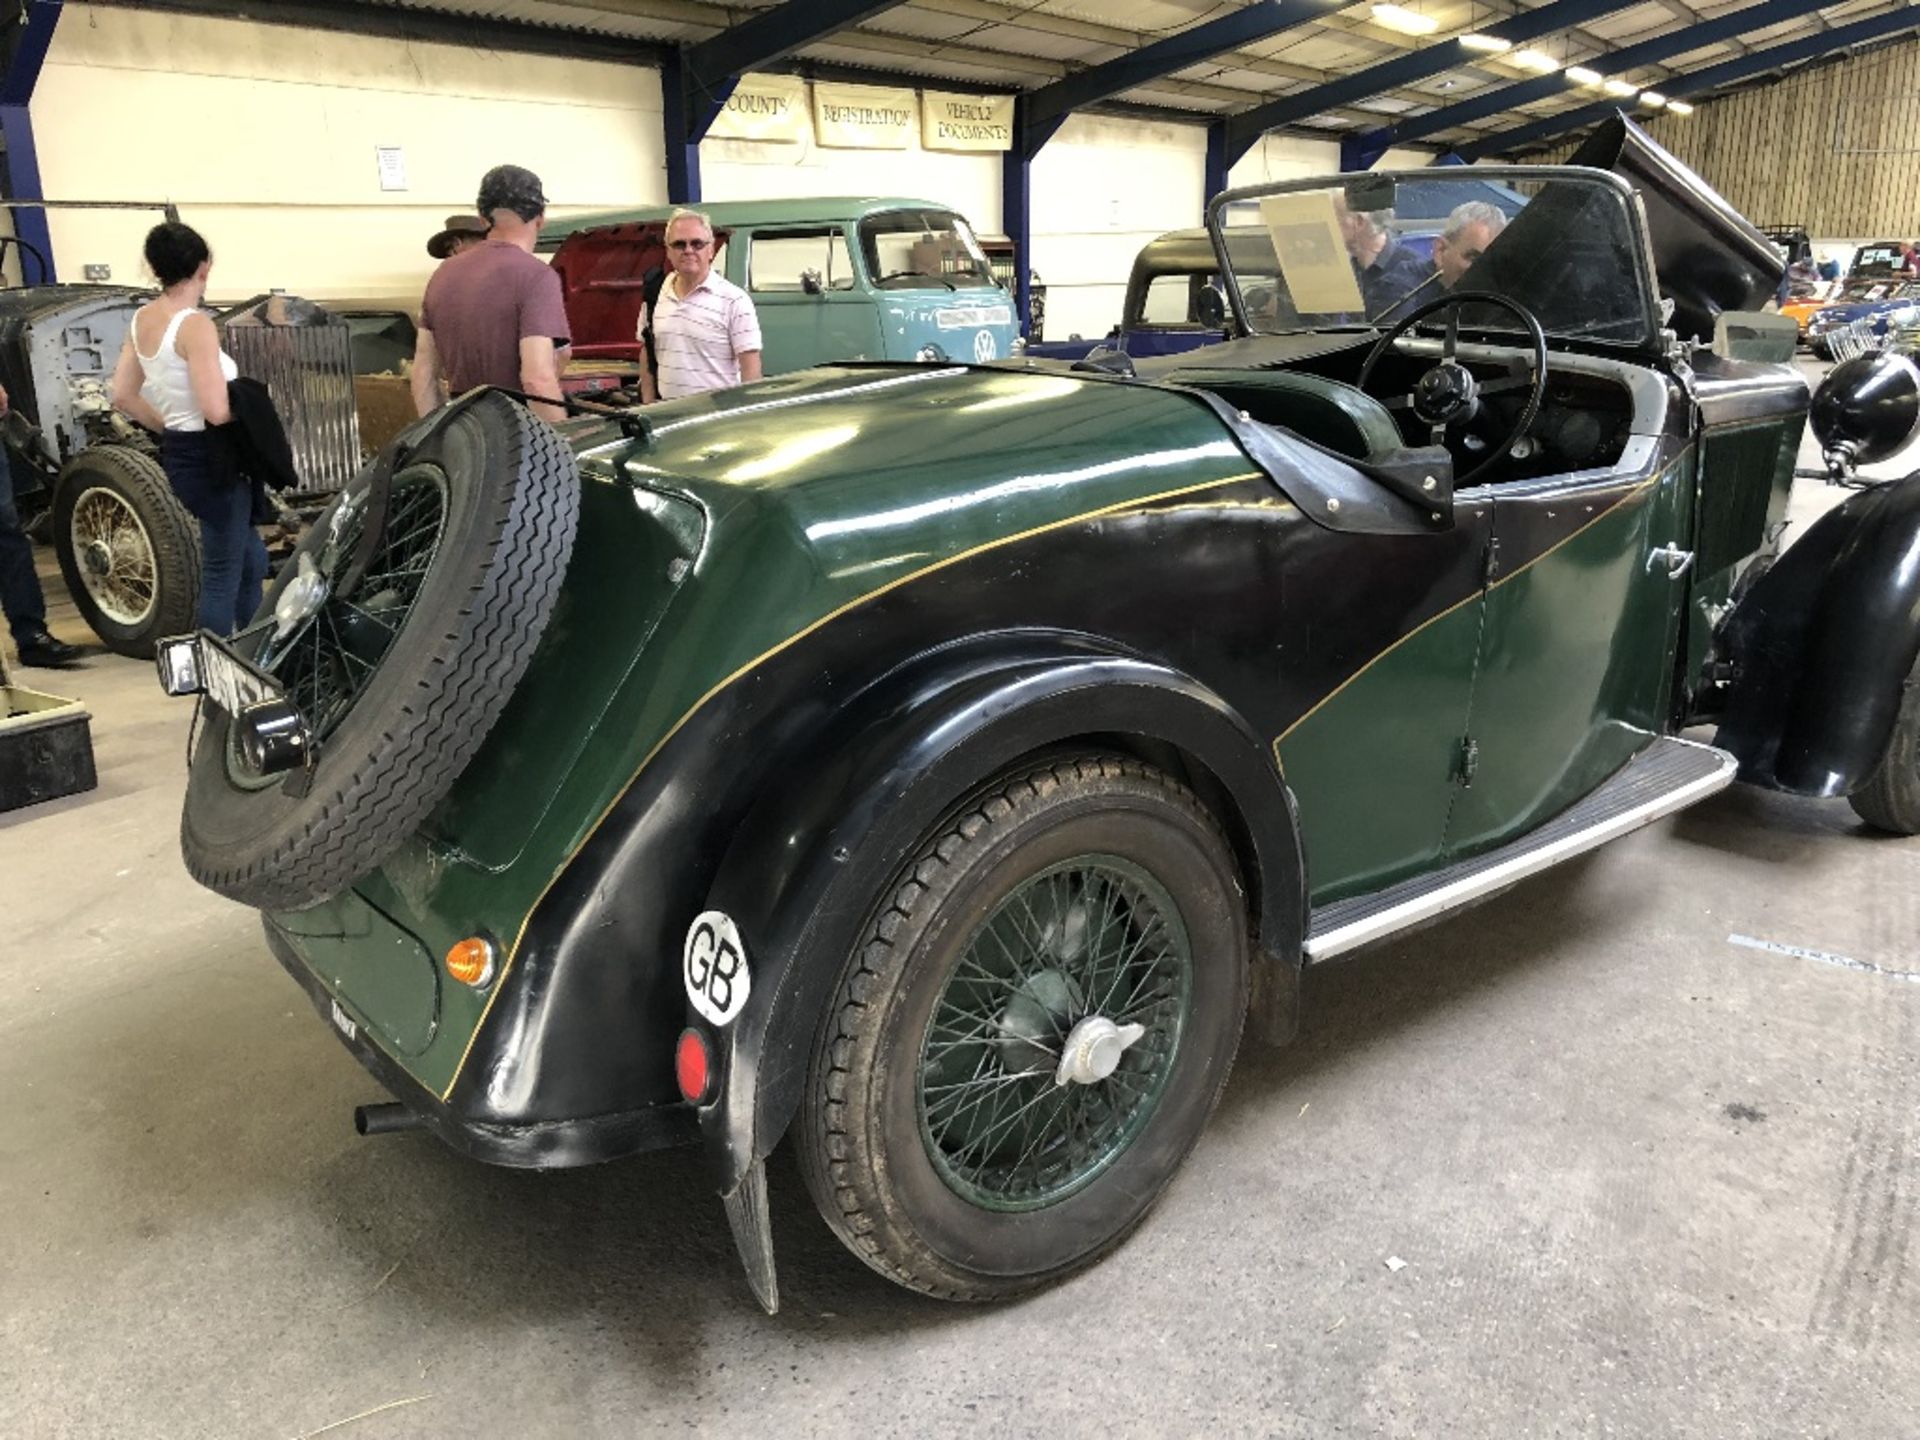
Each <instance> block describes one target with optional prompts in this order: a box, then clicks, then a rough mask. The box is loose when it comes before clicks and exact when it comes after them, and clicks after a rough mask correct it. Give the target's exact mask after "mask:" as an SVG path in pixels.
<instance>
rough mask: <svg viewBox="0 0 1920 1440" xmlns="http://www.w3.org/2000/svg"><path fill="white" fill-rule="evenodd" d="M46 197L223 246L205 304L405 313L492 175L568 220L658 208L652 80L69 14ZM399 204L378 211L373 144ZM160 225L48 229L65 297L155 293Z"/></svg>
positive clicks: (520, 61)
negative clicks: (153, 237)
mask: <svg viewBox="0 0 1920 1440" xmlns="http://www.w3.org/2000/svg"><path fill="white" fill-rule="evenodd" d="M33 124H34V135H35V140H36V145H37V148H38V151H39V158H40V175H41V180H42V182H43V185H44V188H45V193H46V194H47V195H48V196H50V197H55V198H62V199H81V200H114V199H137V200H151V199H167V198H171V199H172V200H173V201H174V202H175V203H176V204H178V206H179V207H180V215H181V218H182V219H183V220H185V221H186V222H187V223H188V224H190V225H193V226H194V227H195V228H197V229H199V230H200V231H201V232H202V233H203V234H205V235H206V237H207V239H208V241H209V242H210V243H211V244H212V246H213V249H214V256H215V261H214V278H213V286H212V293H213V294H214V295H215V296H216V297H234V298H242V297H245V296H247V295H250V294H254V293H256V292H258V291H261V290H266V289H269V288H273V287H279V288H283V289H287V290H291V291H294V292H296V293H299V294H305V295H310V296H314V297H317V298H327V297H349V296H392V297H395V298H403V299H413V298H416V297H418V295H419V293H420V291H421V289H422V288H423V287H424V286H425V284H426V279H427V276H428V274H429V273H430V271H431V269H432V267H433V261H432V260H430V259H429V258H428V256H427V253H426V249H425V246H426V240H427V237H428V236H429V235H431V234H432V233H433V232H434V231H436V230H438V229H439V228H440V224H441V220H442V218H443V217H444V216H446V215H448V214H451V213H453V212H455V211H464V210H470V209H471V208H472V206H473V201H474V192H475V190H476V188H477V186H478V182H479V179H480V176H481V174H482V173H483V172H484V171H485V170H486V169H487V168H488V167H489V166H491V165H495V164H498V163H500V162H501V161H512V162H514V163H516V164H522V165H526V166H528V167H530V168H531V169H534V170H536V171H538V172H539V174H540V175H541V177H542V179H543V180H544V182H545V184H546V190H547V195H548V197H549V199H550V200H551V201H552V203H553V211H554V213H555V214H556V215H564V214H566V213H568V212H569V211H572V210H578V209H594V210H598V209H605V208H608V207H610V206H619V205H641V204H658V203H660V202H662V201H664V200H665V199H666V172H665V162H664V158H663V154H664V152H663V148H662V147H663V140H662V131H661V104H660V78H659V75H658V72H656V71H653V70H650V69H646V68H644V67H638V66H623V65H612V64H603V63H598V62H590V61H580V60H561V59H548V58H545V57H540V56H529V55H521V54H513V55H502V54H497V53H494V52H490V51H484V50H477V49H469V48H462V47H457V46H449V45H429V44H414V43H403V42H399V41H393V40H385V39H377V38H372V37H367V36H356V35H345V34H339V33H335V32H330V31H319V30H310V29H297V28H292V27H282V26H276V25H266V24H258V23H252V22H246V21H233V20H214V19H206V18H201V17H195V16H180V15H168V14H163V13H158V12H151V11H140V10H121V9H117V8H109V7H105V6H92V5H70V6H68V7H67V8H66V10H65V11H64V12H63V14H62V17H61V20H60V23H59V27H58V29H56V31H55V32H54V38H53V47H52V49H51V51H50V52H49V54H48V57H47V63H46V67H45V69H44V71H43V72H42V74H41V77H40V85H39V88H38V90H37V91H36V93H35V95H34V100H33ZM376 145H398V146H401V147H403V148H404V151H405V156H406V168H407V180H408V188H407V190H406V191H404V192H383V191H382V190H381V189H380V185H379V177H378V173H377V170H376V168H375V161H374V147H375V146H376ZM159 218H160V216H159V214H158V213H157V212H151V211H148V212H112V211H99V212H88V211H79V212H75V211H65V212H63V211H58V210H56V211H51V212H49V216H48V223H49V226H50V228H51V230H52V233H53V242H54V256H55V263H56V264H57V265H58V267H59V270H60V274H61V276H62V277H63V278H65V279H71V280H78V279H80V278H81V273H82V272H81V267H82V265H83V264H84V263H86V262H90V261H103V262H106V263H108V264H110V265H111V266H112V267H113V278H114V279H115V280H118V281H130V282H135V283H140V282H145V281H147V280H149V278H150V277H148V276H147V275H146V274H145V267H144V265H143V264H142V263H141V261H140V240H141V237H142V236H143V235H144V234H145V233H146V231H147V229H148V227H149V226H151V225H152V224H153V223H154V222H155V221H157V220H158V219H159Z"/></svg>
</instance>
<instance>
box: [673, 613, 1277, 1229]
mask: <svg viewBox="0 0 1920 1440" xmlns="http://www.w3.org/2000/svg"><path fill="white" fill-rule="evenodd" d="M1008 643H1009V644H1010V648H1009V649H1007V650H1005V651H1003V652H1002V653H1000V654H998V655H986V654H982V653H981V652H982V646H981V644H980V643H979V642H973V643H970V644H968V645H967V646H964V647H954V648H953V649H952V650H949V651H945V652H935V653H934V654H933V655H932V656H929V657H924V658H923V660H922V661H921V662H920V663H918V664H916V665H914V666H911V667H908V669H907V670H906V671H905V672H904V673H902V674H899V675H896V676H895V677H894V678H893V680H892V681H891V683H882V684H880V685H878V686H876V687H874V691H873V692H872V693H870V694H869V695H868V696H867V697H865V699H864V702H863V703H860V704H857V705H856V707H855V710H854V713H853V714H851V715H849V716H847V717H845V718H846V720H847V721H848V723H845V724H838V725H836V726H835V731H834V733H833V734H832V735H830V736H826V737H821V738H819V739H817V740H816V741H815V742H814V744H813V745H812V746H811V747H809V748H808V749H807V750H806V752H805V753H803V754H800V755H796V756H794V757H792V758H791V763H790V764H787V765H785V766H783V767H782V769H783V770H784V773H785V776H786V779H785V782H784V783H782V784H779V785H777V786H775V787H773V788H771V789H770V790H769V792H768V793H767V794H766V795H765V796H763V797H762V798H761V799H760V801H759V802H758V803H757V804H756V805H755V807H754V808H753V810H752V811H751V812H750V813H749V815H748V816H747V818H746V820H745V822H744V823H743V824H742V825H741V827H740V829H739V830H738V832H737V833H736V836H735V839H734V841H733V843H732V844H731V845H730V846H729V848H728V850H727V851H726V853H725V856H724V858H723V859H722V861H721V864H720V868H719V871H718V873H717V875H716V878H715V880H714V883H713V885H712V888H711V890H710V892H709V895H708V899H707V907H706V908H707V909H708V910H710V911H719V912H722V913H724V914H725V915H727V916H728V917H729V918H731V919H732V921H733V922H734V924H735V925H736V926H737V928H738V930H739V933H740V937H741V943H742V946H743V948H744V950H745V952H746V960H747V964H748V967H749V970H750V975H751V992H750V996H749V998H748V999H747V1001H746V1002H745V1003H744V1004H743V1005H742V1007H741V1009H740V1012H739V1014H738V1015H737V1016H736V1017H735V1018H734V1019H733V1020H732V1022H731V1023H730V1024H729V1025H727V1026H726V1027H725V1028H718V1027H714V1026H711V1025H709V1024H708V1023H707V1022H706V1021H704V1020H702V1019H700V1018H698V1017H697V1016H690V1023H691V1024H694V1025H696V1026H699V1027H700V1028H701V1030H702V1032H703V1034H704V1035H705V1037H706V1038H707V1042H708V1048H709V1053H710V1055H711V1056H712V1060H711V1068H710V1073H711V1075H712V1076H713V1079H712V1082H711V1083H710V1085H709V1091H708V1094H709V1097H710V1098H708V1099H707V1101H706V1102H705V1103H704V1104H702V1105H700V1106H699V1107H698V1111H699V1117H700V1127H701V1131H702V1134H703V1137H704V1140H705V1144H706V1148H707V1151H708V1155H709V1159H710V1161H711V1162H712V1164H713V1167H714V1170H715V1175H716V1179H717V1180H718V1182H719V1189H720V1190H721V1192H722V1193H729V1192H731V1191H733V1189H734V1188H735V1187H736V1186H737V1185H738V1183H739V1182H740V1180H741V1178H742V1177H743V1176H744V1175H745V1174H746V1173H747V1171H748V1170H749V1168H750V1167H751V1166H752V1165H753V1164H754V1163H755V1162H756V1161H758V1160H760V1159H763V1158H764V1157H765V1156H766V1155H768V1154H769V1153H770V1152H771V1151H772V1149H773V1147H774V1146H775V1145H776V1144H777V1143H778V1142H779V1140H780V1138H781V1136H782V1135H783V1134H784V1133H785V1132H786V1129H787V1127H788V1125H789V1124H790V1123H791V1122H792V1119H793V1116H794V1114H795V1113H796V1111H797V1109H798V1106H799V1104H800V1099H801V1096H802V1093H803V1089H804V1086H805V1083H806V1073H807V1066H808V1063H809V1061H810V1059H811V1057H812V1053H813V1048H814V1045H815V1041H816V1035H817V1032H818V1028H819V1024H820V1020H821V1017H822V1015H823V1014H824V1012H825V1008H826V1006H827V1004H828V1003H829V1000H830V997H831V994H832V991H833V987H834V985H835V983H836V982H837V980H838V978H839V976H840V973H841V970H842V967H843V965H844V963H845V961H846V958H847V956H848V955H849V954H850V953H852V950H853V947H854V945H855V943H856V942H857V940H858V937H859V935H860V933H861V931H862V929H863V928H864V926H865V925H866V924H867V923H868V921H869V918H870V916H871V914H872V911H873V907H874V905H875V904H876V903H877V901H878V899H879V897H881V896H882V895H883V894H884V893H886V887H887V886H888V884H889V882H890V881H891V879H892V878H893V877H894V875H895V874H896V873H897V872H898V870H899V867H900V865H901V863H902V862H903V860H904V859H905V858H906V857H907V856H908V855H910V854H911V852H912V850H913V847H914V846H915V845H916V844H917V843H918V842H919V841H920V840H921V838H922V837H923V836H924V835H925V834H926V833H927V832H928V831H929V830H930V829H931V828H932V827H933V825H934V824H935V823H936V822H937V821H938V820H939V819H940V818H941V817H942V816H943V815H944V814H946V813H947V812H948V811H949V810H951V808H952V807H953V806H954V805H955V804H956V803H958V802H960V801H961V800H962V799H964V798H965V796H967V795H968V794H969V793H970V792H972V791H973V790H975V789H977V788H978V787H979V786H980V785H981V784H983V783H985V782H987V781H989V780H991V779H992V778H993V777H994V776H996V775H998V774H1001V773H1003V772H1004V771H1005V770H1006V769H1007V768H1008V767H1009V766H1011V765H1013V764H1014V763H1016V762H1017V761H1019V760H1020V759H1022V758H1023V757H1026V756H1030V755H1034V754H1036V753H1037V752H1043V751H1045V750H1046V749H1048V748H1050V747H1054V746H1058V745H1062V744H1064V743H1068V742H1089V741H1090V742H1092V743H1095V744H1098V743H1101V742H1102V741H1103V740H1104V741H1106V742H1107V743H1109V744H1111V745H1113V746H1115V747H1116V748H1137V749H1138V750H1139V751H1140V753H1142V754H1144V755H1146V756H1148V757H1150V758H1154V759H1156V760H1159V761H1161V762H1162V763H1175V764H1178V765H1179V766H1180V768H1181V769H1183V770H1184V771H1185V772H1186V773H1185V774H1184V775H1183V776H1182V777H1181V778H1184V779H1185V780H1187V782H1188V783H1190V784H1192V785H1193V786H1194V788H1195V789H1196V790H1197V791H1199V793H1200V794H1201V795H1202V798H1203V799H1204V800H1206V801H1207V803H1208V804H1209V805H1210V806H1212V807H1213V808H1214V809H1215V812H1216V815H1217V817H1218V818H1219V819H1220V820H1221V821H1222V824H1223V826H1224V828H1225V829H1226V830H1227V832H1228V834H1229V837H1230V838H1231V839H1232V840H1233V841H1234V844H1235V848H1236V851H1238V852H1239V856H1240V859H1241V865H1242V869H1243V871H1245V872H1247V873H1246V874H1245V875H1244V876H1243V879H1244V882H1245V883H1246V886H1247V889H1248V891H1249V895H1248V899H1249V906H1250V911H1251V914H1252V918H1253V923H1254V926H1255V940H1256V945H1257V957H1258V958H1257V959H1256V981H1255V997H1256V999H1255V1004H1256V1016H1255V1021H1256V1025H1258V1026H1261V1027H1262V1028H1264V1029H1265V1030H1266V1031H1267V1033H1269V1034H1270V1035H1275V1036H1276V1038H1286V1037H1287V1036H1290V1034H1291V1029H1292V1026H1293V1024H1294V1021H1295V1016H1296V1013H1297V994H1298V984H1299V966H1300V956H1301V946H1302V942H1303V940H1304V938H1305V926H1306V909H1305V885H1304V874H1303V868H1302V862H1301V854H1300V845H1299V838H1298V830H1297V826H1296V821H1295V816H1294V811H1293V804H1292V800H1291V797H1290V796H1289V794H1288V792H1287V789H1286V786H1285V784H1284V782H1283V781H1282V779H1281V777H1280V775H1279V774H1278V772H1277V771H1276V770H1275V768H1274V766H1273V763H1272V761H1271V759H1270V758H1269V756H1268V753H1267V750H1266V748H1265V746H1263V745H1262V744H1261V743H1260V741H1259V740H1258V739H1257V737H1256V736H1255V735H1254V733H1253V731H1252V730H1251V729H1250V728H1249V727H1248V726H1247V725H1246V724H1245V722H1244V721H1242V720H1241V719H1240V718H1239V716H1237V715H1236V714H1235V713H1234V711H1233V710H1232V709H1231V708H1230V707H1229V706H1228V705H1227V704H1226V703H1225V702H1224V701H1223V700H1221V699H1220V697H1219V696H1217V695H1215V694H1214V693H1212V692H1211V691H1210V690H1208V689H1207V688H1206V687H1204V686H1202V685H1200V684H1199V683H1198V682H1196V681H1194V680H1193V679H1192V678H1190V677H1188V676H1186V675H1183V674H1180V673H1178V672H1176V671H1174V670H1172V669H1169V668H1167V667H1165V666H1163V665H1159V664H1156V663H1153V662H1151V661H1147V660H1142V659H1138V658H1134V657H1131V656H1128V655H1124V654H1115V653H1103V652H1102V651H1101V650H1100V649H1098V648H1097V647H1096V646H1094V645H1093V644H1092V643H1091V642H1087V641H1086V640H1085V639H1084V637H1064V636H1062V637H1058V639H1057V640H1037V639H1036V637H1033V636H1031V635H1028V636H1023V637H1020V638H1019V639H1018V640H1015V641H1011V642H1008Z"/></svg>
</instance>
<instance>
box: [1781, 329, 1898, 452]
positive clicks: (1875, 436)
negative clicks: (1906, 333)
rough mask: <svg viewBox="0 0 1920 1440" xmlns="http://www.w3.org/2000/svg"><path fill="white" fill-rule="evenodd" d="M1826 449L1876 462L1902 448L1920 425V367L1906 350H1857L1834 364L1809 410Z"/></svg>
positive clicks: (1816, 433)
mask: <svg viewBox="0 0 1920 1440" xmlns="http://www.w3.org/2000/svg"><path fill="white" fill-rule="evenodd" d="M1807 418H1808V420H1809V422H1810V423H1811V424H1812V426H1813V433H1814V435H1815V437H1816V438H1818V440H1819V441H1820V448H1821V450H1822V451H1823V452H1824V453H1827V454H1835V453H1839V454H1841V455H1844V457H1845V458H1846V459H1847V460H1848V461H1849V462H1850V463H1852V464H1855V465H1871V464H1872V463H1873V462H1874V461H1876V460H1884V459H1886V458H1887V457H1888V456H1889V455H1892V454H1894V453H1896V452H1897V451H1899V450H1900V449H1902V448H1903V447H1904V446H1905V445H1906V443H1907V442H1908V441H1909V440H1911V439H1912V438H1913V435H1914V429H1915V427H1916V426H1920V369H1915V368H1914V363H1913V361H1912V360H1910V359H1908V358H1907V357H1906V356H1905V355H1895V354H1889V353H1887V352H1885V351H1881V352H1880V353H1878V354H1873V355H1856V356H1855V357H1854V358H1853V359H1851V360H1843V361H1842V362H1841V363H1840V364H1838V365H1836V366H1834V367H1833V369H1832V371H1831V372H1830V373H1829V374H1828V375H1827V378H1826V379H1825V380H1823V381H1821V383H1820V388H1819V390H1817V391H1815V392H1814V397H1813V408H1812V409H1811V410H1810V411H1809V412H1808V417H1807Z"/></svg>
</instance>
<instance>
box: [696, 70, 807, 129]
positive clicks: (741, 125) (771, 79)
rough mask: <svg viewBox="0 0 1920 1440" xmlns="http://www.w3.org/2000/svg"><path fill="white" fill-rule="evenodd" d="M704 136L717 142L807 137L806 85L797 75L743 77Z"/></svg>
mask: <svg viewBox="0 0 1920 1440" xmlns="http://www.w3.org/2000/svg"><path fill="white" fill-rule="evenodd" d="M707 134H709V135H711V136H713V137H714V138H715V139H719V140H784V141H787V142H788V143H792V142H794V141H798V140H804V139H806V137H807V82H806V81H804V80H802V79H801V78H800V77H799V76H797V75H743V76H741V77H740V83H739V84H738V85H736V86H734V87H733V93H732V94H731V95H729V96H728V97H727V103H726V104H725V105H722V106H721V107H720V114H719V115H718V116H717V117H716V118H715V119H714V122H713V125H712V127H711V128H710V129H709V130H708V131H707Z"/></svg>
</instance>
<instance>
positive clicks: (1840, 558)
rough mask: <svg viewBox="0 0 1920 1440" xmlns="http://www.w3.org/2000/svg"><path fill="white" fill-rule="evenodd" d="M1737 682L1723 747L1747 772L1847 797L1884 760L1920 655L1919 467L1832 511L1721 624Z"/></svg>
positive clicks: (1772, 785) (1762, 780)
mask: <svg viewBox="0 0 1920 1440" xmlns="http://www.w3.org/2000/svg"><path fill="white" fill-rule="evenodd" d="M1719 648H1720V651H1721V654H1722V656H1723V658H1725V659H1726V660H1729V661H1731V662H1732V666H1733V681H1732V684H1731V689H1730V693H1729V695H1728V697H1727V702H1726V708H1725V712H1724V714H1723V716H1722V718H1721V722H1720V732H1719V734H1718V736H1716V737H1715V740H1714V743H1715V744H1716V745H1719V746H1720V747H1721V748H1723V749H1725V750H1728V751H1731V752H1732V753H1733V754H1734V755H1735V756H1737V757H1739V760H1740V778H1741V779H1742V780H1745V781H1748V782H1749V783H1751V784H1756V785H1763V786H1766V787H1768V788H1769V789H1775V790H1787V791H1792V792H1793V793H1795V794H1799V795H1814V796H1823V797H1825V796H1835V795H1846V794H1849V793H1851V792H1852V791H1853V790H1855V789H1857V788H1859V786H1860V785H1861V784H1862V783H1863V782H1864V781H1865V780H1866V778H1867V776H1868V775H1869V774H1871V773H1872V771H1873V768H1874V766H1875V765H1877V764H1878V763H1879V760H1880V755H1881V752H1882V751H1883V750H1885V748H1886V745H1887V738H1888V736H1889V735H1890V734H1891V733H1892V731H1893V724H1894V719H1895V717H1896V715H1897V714H1898V712H1899V708H1900V695H1901V689H1902V687H1903V685H1904V684H1905V682H1906V679H1907V675H1908V673H1909V672H1910V671H1911V670H1912V669H1913V663H1914V657H1915V656H1916V655H1917V654H1920V474H1915V475H1910V476H1908V477H1907V478H1906V479H1904V480H1896V481H1889V482H1887V483H1886V484H1882V485H1876V486H1874V487H1873V488H1871V489H1868V490H1864V491H1862V492H1860V493H1859V494H1857V495H1854V496H1852V497H1850V498H1849V499H1848V500H1847V501H1846V502H1845V503H1844V504H1841V505H1839V506H1836V507H1835V508H1834V509H1832V510H1830V511H1828V512H1827V514H1825V515H1823V516H1822V517H1821V518H1820V519H1819V520H1818V521H1817V522H1815V524H1814V525H1813V526H1812V527H1811V528H1810V529H1809V530H1808V531H1807V533H1806V535H1805V536H1803V537H1802V538H1801V539H1800V540H1799V542H1798V543H1796V544H1795V545H1793V546H1792V547H1791V548H1789V549H1788V550H1786V551H1785V552H1783V553H1782V554H1781V556H1780V558H1779V559H1778V560H1777V561H1776V562H1775V563H1774V564H1773V565H1772V566H1771V568H1769V569H1768V570H1767V571H1766V573H1765V574H1763V575H1761V576H1760V578H1759V579H1758V580H1757V581H1755V582H1754V584H1753V585H1752V586H1751V587H1750V588H1749V589H1748V590H1747V591H1746V593H1745V595H1744V596H1743V597H1742V598H1741V599H1740V601H1739V603H1738V604H1737V605H1736V606H1735V607H1734V609H1733V612H1732V613H1731V614H1730V615H1729V616H1728V617H1727V619H1726V620H1725V621H1724V622H1723V625H1722V629H1721V634H1720V645H1719Z"/></svg>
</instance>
